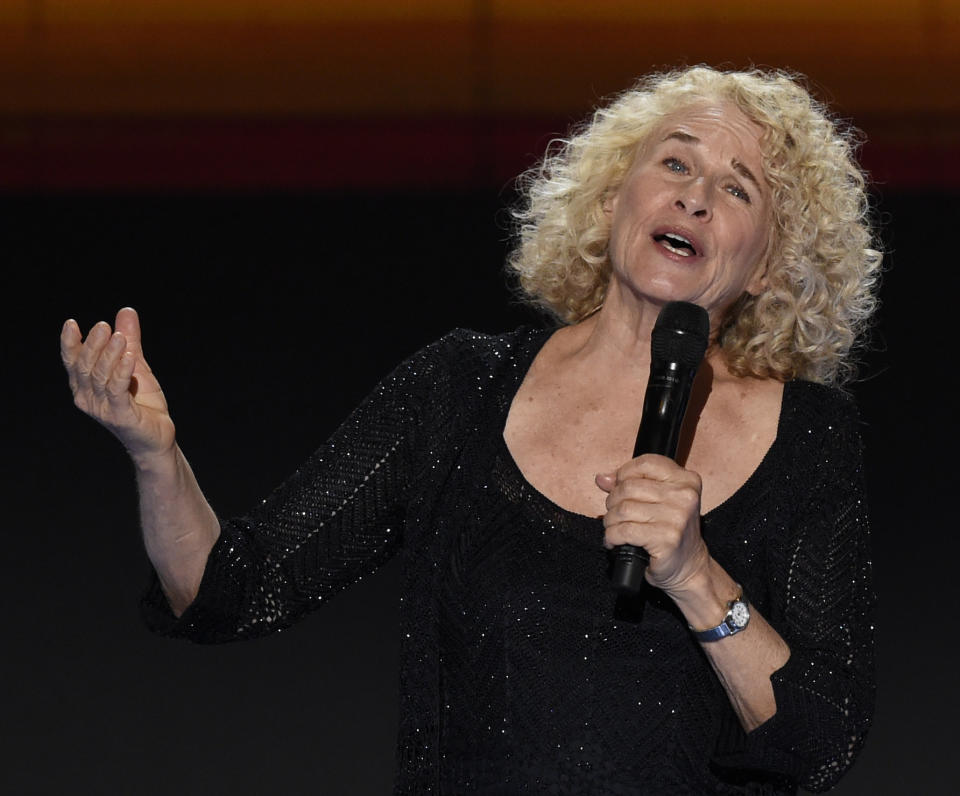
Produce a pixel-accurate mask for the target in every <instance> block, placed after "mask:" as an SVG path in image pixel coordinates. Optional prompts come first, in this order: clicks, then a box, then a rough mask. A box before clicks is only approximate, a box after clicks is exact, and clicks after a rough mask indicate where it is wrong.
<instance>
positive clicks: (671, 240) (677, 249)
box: [653, 232, 697, 257]
mask: <svg viewBox="0 0 960 796" xmlns="http://www.w3.org/2000/svg"><path fill="white" fill-rule="evenodd" d="M653 239H654V240H655V241H656V242H657V243H659V244H660V245H661V246H663V248H665V249H666V250H667V251H670V252H673V253H674V254H679V255H680V256H681V257H689V256H691V255H693V254H696V253H697V249H696V247H695V246H694V245H693V243H692V242H691V241H689V240H687V239H686V238H685V237H683V235H678V234H677V233H676V232H664V233H663V234H661V235H654V236H653Z"/></svg>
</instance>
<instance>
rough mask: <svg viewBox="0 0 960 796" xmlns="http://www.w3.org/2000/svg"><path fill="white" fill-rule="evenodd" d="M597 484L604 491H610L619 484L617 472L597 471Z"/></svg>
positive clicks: (595, 478)
mask: <svg viewBox="0 0 960 796" xmlns="http://www.w3.org/2000/svg"><path fill="white" fill-rule="evenodd" d="M594 480H595V481H596V484H597V486H598V487H600V488H601V489H602V490H603V491H604V492H609V491H610V490H611V489H613V488H614V487H615V486H616V485H617V474H616V473H597V474H596V476H595V477H594Z"/></svg>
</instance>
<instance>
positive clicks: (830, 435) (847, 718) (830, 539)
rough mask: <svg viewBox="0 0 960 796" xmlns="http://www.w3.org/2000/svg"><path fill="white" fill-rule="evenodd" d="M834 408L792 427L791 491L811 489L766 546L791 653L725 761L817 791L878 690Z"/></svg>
mask: <svg viewBox="0 0 960 796" xmlns="http://www.w3.org/2000/svg"><path fill="white" fill-rule="evenodd" d="M805 389H807V390H808V391H812V392H814V393H821V391H823V390H824V388H818V387H815V386H813V385H806V387H805ZM833 407H835V411H830V412H828V414H827V416H826V417H824V416H823V415H821V416H820V417H818V418H814V415H813V413H811V415H810V419H809V421H808V422H807V423H806V424H803V423H800V424H799V426H800V435H802V436H803V437H805V438H804V439H802V440H801V441H800V443H799V445H798V455H797V458H796V459H795V460H794V461H793V463H792V467H793V468H794V475H793V476H792V477H793V479H794V481H795V483H794V484H793V488H794V489H797V490H800V489H802V488H804V487H806V488H807V489H808V490H809V491H808V492H807V494H806V497H805V499H804V500H803V501H801V502H800V503H799V507H800V508H799V510H798V511H797V512H796V514H795V516H794V518H793V521H792V527H791V528H790V529H789V532H788V533H785V534H782V535H778V538H776V539H773V540H771V542H770V548H769V551H768V561H767V564H768V566H769V576H770V582H769V585H768V588H769V604H768V605H767V607H766V610H765V615H766V617H767V619H768V620H769V621H770V623H771V625H773V627H774V628H775V629H776V630H777V631H778V632H779V633H780V635H781V636H782V637H783V638H784V640H785V641H786V642H787V644H788V645H789V647H790V659H789V660H788V661H787V663H786V664H785V665H784V666H783V667H782V668H781V669H779V670H778V671H776V672H774V673H773V675H772V676H771V682H772V684H773V688H774V695H775V697H776V702H777V712H776V714H775V715H774V716H773V717H772V718H771V719H770V720H769V721H767V722H766V723H764V724H763V725H761V726H760V727H758V728H757V729H756V730H754V731H753V732H751V733H749V734H747V735H746V736H745V737H743V735H742V733H741V738H740V739H739V741H740V742H739V743H736V744H735V746H738V747H739V749H738V750H737V751H736V752H734V753H733V754H728V755H726V756H725V757H724V763H725V764H727V765H734V766H736V767H740V768H755V767H763V768H768V769H772V770H775V771H780V772H783V773H785V774H787V775H788V776H789V777H790V778H791V779H794V781H797V782H799V783H800V784H801V785H802V786H803V787H804V788H806V789H807V790H810V791H814V792H821V791H824V790H828V789H829V788H830V787H832V786H833V785H834V784H835V783H836V781H837V780H838V779H839V778H840V776H841V775H842V774H843V773H844V772H845V771H846V770H847V769H848V768H849V766H850V765H851V764H852V762H853V760H854V758H855V756H856V754H857V753H858V752H859V751H860V749H861V747H862V746H863V743H864V739H865V736H866V733H867V729H868V727H869V724H870V719H871V716H872V712H873V702H874V690H875V675H874V654H873V629H874V627H873V621H874V617H873V614H874V592H873V587H872V584H871V561H870V549H869V520H868V513H867V502H866V490H865V484H864V477H863V464H862V451H861V447H862V446H861V440H860V435H859V432H858V425H859V419H858V417H857V415H856V411H855V409H854V408H853V406H852V404H851V403H849V402H847V401H845V400H842V399H838V398H836V397H834V398H833V401H832V407H831V409H832V408H833ZM803 425H806V428H803ZM815 429H818V430H819V432H820V433H815ZM811 473H812V474H815V475H814V476H812V477H811V476H810V474H811Z"/></svg>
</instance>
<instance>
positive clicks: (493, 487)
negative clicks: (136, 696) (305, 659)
mask: <svg viewBox="0 0 960 796" xmlns="http://www.w3.org/2000/svg"><path fill="white" fill-rule="evenodd" d="M548 335H549V332H546V331H541V330H533V329H521V330H519V331H517V332H514V333H511V334H506V335H502V336H499V337H490V336H486V335H480V334H476V333H472V332H467V331H455V332H452V333H451V334H449V335H447V336H446V337H444V338H443V339H441V340H440V341H438V342H437V343H434V344H433V345H431V346H429V347H427V348H426V349H424V350H422V351H420V352H419V353H417V354H416V355H414V356H413V357H411V358H410V359H409V360H407V361H406V362H405V363H403V364H402V365H401V366H400V367H399V368H398V369H397V370H396V371H394V372H393V373H392V374H391V375H390V376H389V377H387V378H386V379H385V380H384V381H383V382H382V383H381V384H380V385H379V386H378V387H377V388H376V389H375V390H374V392H373V393H372V394H371V395H370V396H369V397H368V398H367V399H366V400H365V401H364V403H363V404H361V406H360V407H359V408H358V409H357V410H356V411H355V412H354V413H353V414H352V415H351V417H350V418H349V419H348V420H347V421H346V422H345V423H344V424H343V426H341V428H340V429H339V430H338V431H337V432H336V433H335V434H334V435H333V436H332V437H331V439H330V440H329V441H328V442H327V443H326V444H325V445H323V446H322V447H321V448H320V449H319V450H318V451H317V452H316V453H315V454H314V455H313V457H312V458H311V459H310V460H309V461H307V462H306V463H305V464H304V465H303V467H301V468H300V470H298V471H297V472H296V473H295V474H294V475H293V476H292V477H291V478H290V479H289V480H288V481H287V482H286V483H284V484H283V485H282V486H281V487H280V488H279V489H277V490H276V491H275V492H274V493H273V494H272V495H271V496H270V497H269V498H268V499H267V500H265V501H263V503H262V504H261V505H260V506H258V507H257V508H256V509H255V510H254V511H253V512H252V513H251V514H250V516H248V517H244V518H241V519H236V520H231V521H229V522H224V523H223V524H222V528H223V531H222V534H221V536H220V538H219V540H218V541H217V544H216V546H215V547H214V549H213V551H212V553H211V556H210V560H209V562H208V564H207V568H206V571H205V574H204V578H203V582H202V584H201V587H200V592H199V595H198V597H197V599H196V601H195V602H194V603H193V605H192V606H191V607H190V608H189V609H188V610H187V611H186V612H185V613H184V614H183V616H182V617H181V618H180V620H179V621H177V620H174V618H173V616H172V615H171V614H170V612H169V609H168V608H167V605H166V602H165V600H164V599H163V596H162V593H161V592H160V590H159V586H158V584H157V583H156V581H155V582H154V584H153V586H152V587H151V590H150V591H149V592H148V595H147V597H146V598H145V600H144V604H143V607H144V614H145V617H146V619H147V621H148V623H149V624H150V625H151V626H152V627H153V628H154V629H155V630H157V631H158V632H163V633H166V634H169V635H172V636H181V637H186V638H190V639H193V640H195V641H201V642H222V641H230V640H235V639H243V638H252V637H255V636H260V635H263V634H266V633H269V632H272V631H276V630H279V629H280V628H283V627H285V626H288V625H290V624H291V623H293V622H295V621H296V620H297V619H298V618H299V617H301V616H303V615H304V614H305V613H306V612H308V611H311V610H312V609H314V608H316V607H318V606H319V605H320V604H321V603H322V602H324V601H325V600H327V599H329V598H330V597H331V596H332V595H333V594H335V593H336V592H338V591H339V590H340V589H342V588H344V587H345V586H347V585H349V584H350V583H352V582H355V581H356V580H358V579H359V578H360V577H362V576H364V575H367V574H369V573H371V572H372V571H373V570H375V569H376V568H377V567H378V566H379V565H380V564H381V563H383V562H384V561H385V560H387V559H388V558H389V557H390V556H393V555H400V556H401V557H402V560H403V592H402V593H403V596H402V602H403V605H402V610H401V623H402V626H401V633H402V640H401V677H400V700H401V703H400V728H399V738H398V763H397V765H398V771H397V779H396V789H395V792H396V793H397V794H417V795H418V796H419V794H430V793H432V794H453V795H455V796H459V794H466V793H485V794H514V793H537V794H541V793H542V794H578V796H579V795H582V794H598V795H603V794H671V796H676V795H678V794H705V793H721V794H733V793H752V794H758V793H770V794H780V793H794V792H795V791H796V788H797V786H798V784H799V785H802V786H803V787H805V788H807V789H809V790H814V791H819V790H824V789H827V788H829V787H830V786H831V785H832V784H833V783H834V782H836V780H837V779H838V778H839V777H840V776H841V775H842V774H843V772H844V771H845V770H846V769H847V767H848V766H849V765H850V764H851V762H852V760H853V758H854V756H855V755H856V754H857V752H858V751H859V749H860V747H861V745H862V743H863V739H864V735H865V733H866V729H867V726H868V724H869V721H870V715H871V711H872V705H873V691H874V677H873V644H872V635H873V632H872V631H873V627H872V606H873V593H872V589H871V584H870V559H869V550H868V540H867V536H868V527H867V510H866V505H865V501H864V488H863V480H862V475H863V474H862V467H861V451H860V438H859V435H858V419H857V415H856V412H855V409H854V408H853V406H852V404H851V403H850V402H849V401H848V400H846V399H845V398H843V397H842V396H841V395H840V394H839V393H837V392H836V391H834V390H831V389H829V388H826V387H823V386H819V385H815V384H811V383H808V382H792V383H789V384H787V385H786V387H785V390H784V397H783V408H782V412H781V417H780V423H779V428H778V432H777V437H776V441H775V442H774V444H773V446H772V447H771V449H770V450H769V452H768V453H767V455H766V457H765V458H764V459H763V461H762V462H761V464H760V465H759V467H758V468H757V470H756V471H755V472H754V473H753V475H752V476H751V477H750V478H749V480H748V481H747V483H746V484H744V486H743V487H742V488H741V489H740V490H739V491H738V492H737V493H736V494H734V495H733V496H732V497H731V498H730V499H729V500H727V501H726V502H725V503H723V504H722V505H720V506H718V507H717V508H715V509H713V510H712V511H710V512H709V513H708V514H707V515H706V516H705V517H704V518H703V525H702V529H703V534H704V538H705V539H706V541H707V544H708V546H709V548H710V551H711V553H712V555H713V556H714V557H715V558H716V559H717V560H718V561H719V562H720V564H721V565H722V566H724V567H725V568H726V569H727V571H728V572H729V573H730V575H731V576H732V577H733V578H734V579H735V580H737V581H738V582H739V583H740V584H742V585H743V587H744V591H745V593H746V595H748V597H749V599H750V601H751V603H752V604H753V606H754V608H755V609H756V610H758V611H760V612H761V613H762V614H763V615H764V616H765V617H766V618H767V620H768V621H769V622H770V623H771V624H772V625H773V627H774V628H775V629H776V630H777V631H778V632H779V633H780V634H781V636H782V637H783V638H784V639H785V640H786V642H787V643H788V644H789V646H790V649H791V657H790V659H789V661H788V662H787V664H786V665H785V666H784V667H783V668H782V669H780V670H779V671H777V672H775V673H774V675H773V676H772V682H773V686H774V692H775V695H776V701H777V713H776V715H775V716H774V717H773V718H771V719H770V720H769V721H767V722H766V723H765V724H763V725H762V726H761V727H759V728H757V729H756V730H754V731H753V732H751V733H749V734H746V733H744V732H743V730H742V729H741V728H740V725H739V723H738V721H737V719H736V717H735V715H734V713H733V710H732V708H731V707H730V704H729V700H728V697H727V696H726V694H725V693H724V691H723V689H722V687H721V685H720V683H719V681H718V680H717V677H716V676H715V674H714V673H713V672H712V670H711V668H710V665H709V664H708V662H707V659H706V657H705V655H704V654H703V652H702V650H701V649H700V647H699V645H698V644H697V643H696V642H695V641H694V639H693V638H692V637H691V634H690V632H689V630H688V628H687V625H686V623H685V621H684V620H683V617H682V615H681V614H680V613H679V611H678V610H677V609H676V608H675V607H674V605H673V604H672V602H671V601H670V600H669V599H667V598H665V597H664V596H663V595H662V593H659V592H657V591H655V590H652V589H649V590H648V591H647V594H646V601H645V605H644V606H643V610H642V612H638V611H636V610H635V609H634V608H633V607H630V606H625V605H623V604H620V605H618V604H617V603H616V600H615V599H614V596H613V595H612V593H611V590H610V588H609V582H608V578H607V556H606V553H605V551H604V549H603V548H602V546H601V540H602V534H603V528H602V524H601V522H600V520H598V519H593V518H588V517H584V516H581V515H578V514H573V513H571V512H569V511H566V510H564V509H561V508H559V507H558V506H556V505H555V504H553V503H552V502H550V501H549V500H548V499H546V498H545V497H544V496H543V495H541V494H540V493H538V492H537V491H536V490H534V489H533V488H532V487H531V486H530V485H529V484H528V483H527V482H526V481H525V480H524V478H523V476H522V475H521V473H520V472H519V470H518V469H517V467H516V465H515V463H514V462H513V460H512V459H511V457H510V454H509V452H508V450H507V448H506V445H505V444H504V442H503V436H502V435H503V428H504V423H505V420H506V416H507V412H508V409H509V407H510V403H511V401H512V399H513V396H514V394H515V392H516V390H517V389H518V387H519V385H520V382H521V381H522V379H523V377H524V375H525V374H526V372H527V369H528V367H529V365H530V363H531V361H532V360H533V358H534V356H535V355H536V353H537V352H538V351H539V349H540V347H541V346H542V345H543V343H544V342H545V340H546V338H547V337H548Z"/></svg>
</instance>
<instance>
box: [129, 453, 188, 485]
mask: <svg viewBox="0 0 960 796" xmlns="http://www.w3.org/2000/svg"><path fill="white" fill-rule="evenodd" d="M127 452H128V453H129V454H130V458H131V460H132V461H133V467H134V469H135V470H136V471H137V478H138V479H139V478H156V477H161V478H164V477H170V476H173V475H175V474H176V472H177V469H178V459H179V456H178V453H179V448H178V446H177V445H176V444H174V445H172V446H171V447H169V448H166V449H164V450H161V451H139V452H134V451H130V450H128V451H127Z"/></svg>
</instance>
